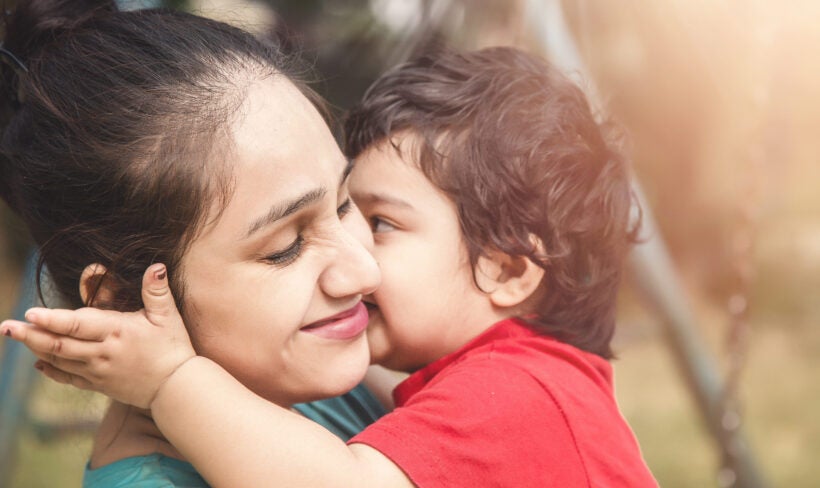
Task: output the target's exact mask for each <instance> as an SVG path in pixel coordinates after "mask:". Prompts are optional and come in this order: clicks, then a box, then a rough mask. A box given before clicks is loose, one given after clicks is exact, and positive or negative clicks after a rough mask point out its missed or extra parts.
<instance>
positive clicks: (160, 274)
mask: <svg viewBox="0 0 820 488" xmlns="http://www.w3.org/2000/svg"><path fill="white" fill-rule="evenodd" d="M166 274H167V270H166V269H165V266H163V267H162V268H160V269H158V270H157V271H156V274H155V275H154V276H155V277H156V278H157V280H164V279H165V275H166Z"/></svg>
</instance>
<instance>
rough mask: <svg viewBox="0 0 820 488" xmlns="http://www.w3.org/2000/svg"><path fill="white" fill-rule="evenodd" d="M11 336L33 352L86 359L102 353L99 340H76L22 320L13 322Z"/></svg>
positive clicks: (80, 359)
mask: <svg viewBox="0 0 820 488" xmlns="http://www.w3.org/2000/svg"><path fill="white" fill-rule="evenodd" d="M14 325H15V327H14V328H13V329H9V330H10V331H13V332H12V335H11V337H12V338H13V339H15V340H17V341H19V342H22V343H23V344H25V345H26V347H28V348H29V349H31V351H32V352H34V353H35V354H43V355H48V356H52V357H61V358H66V359H73V360H79V361H88V360H90V359H92V358H94V357H98V356H101V355H102V346H101V343H99V342H88V341H82V340H77V339H74V338H72V337H68V336H61V335H56V334H52V333H51V332H48V331H46V330H43V329H40V328H39V327H36V326H31V325H28V324H25V323H22V322H17V323H16V324H14Z"/></svg>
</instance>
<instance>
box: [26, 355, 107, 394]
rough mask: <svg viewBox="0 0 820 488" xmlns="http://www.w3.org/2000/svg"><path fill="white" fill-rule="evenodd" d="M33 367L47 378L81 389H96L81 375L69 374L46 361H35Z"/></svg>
mask: <svg viewBox="0 0 820 488" xmlns="http://www.w3.org/2000/svg"><path fill="white" fill-rule="evenodd" d="M34 367H35V368H37V369H38V370H39V371H40V372H41V373H43V374H44V375H46V376H47V377H48V378H51V379H52V380H54V381H56V382H57V383H62V384H64V385H71V386H74V387H77V388H80V389H81V390H93V391H96V390H95V389H94V385H93V384H91V382H89V381H88V380H86V379H85V378H83V377H82V376H78V375H75V374H71V373H68V372H66V371H63V370H61V369H58V368H56V367H54V366H53V365H51V364H49V363H47V362H46V361H42V360H41V361H37V362H36V363H35V364H34Z"/></svg>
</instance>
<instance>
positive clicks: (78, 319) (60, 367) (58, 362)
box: [0, 264, 196, 408]
mask: <svg viewBox="0 0 820 488" xmlns="http://www.w3.org/2000/svg"><path fill="white" fill-rule="evenodd" d="M142 300H143V305H144V306H145V308H144V309H142V310H140V311H138V312H128V313H123V312H114V311H108V310H99V309H96V308H81V309H78V310H57V309H55V310H51V309H47V308H32V309H30V310H28V312H26V320H27V321H28V322H29V323H25V322H20V321H16V320H7V321H4V322H3V323H2V324H0V333H2V334H4V335H6V336H9V337H11V338H13V339H15V340H18V341H20V342H22V343H24V344H25V345H26V346H27V347H28V348H29V349H31V351H32V352H33V353H34V354H35V355H36V356H37V357H38V358H40V360H39V361H38V362H37V364H36V365H35V366H36V367H37V368H38V369H39V370H41V371H42V372H43V374H45V375H46V376H48V377H49V378H51V379H53V380H55V381H57V382H59V383H67V384H71V385H74V386H76V387H78V388H82V389H85V390H94V391H98V392H101V393H104V394H106V395H108V396H110V397H111V398H113V399H115V400H117V401H120V402H123V403H128V404H131V405H135V406H137V407H141V408H150V406H151V402H152V401H153V399H154V398H155V397H156V394H157V392H158V391H159V389H160V387H161V386H162V385H163V383H164V382H165V380H166V379H168V377H170V376H171V375H172V374H173V373H174V371H176V370H177V368H179V367H180V366H181V365H182V364H183V363H185V362H186V361H187V360H188V359H190V358H192V357H194V356H195V355H196V353H195V352H194V349H193V347H192V346H191V340H190V338H189V337H188V332H187V331H186V330H185V324H184V323H183V321H182V317H181V316H180V315H179V311H178V310H177V308H176V304H175V303H174V297H173V296H172V295H171V290H170V289H169V288H168V277H167V272H166V268H165V266H164V265H161V264H155V265H152V266H150V267H149V268H148V269H147V270H146V271H145V275H144V276H143V282H142Z"/></svg>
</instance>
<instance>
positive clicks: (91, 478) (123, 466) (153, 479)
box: [83, 453, 208, 488]
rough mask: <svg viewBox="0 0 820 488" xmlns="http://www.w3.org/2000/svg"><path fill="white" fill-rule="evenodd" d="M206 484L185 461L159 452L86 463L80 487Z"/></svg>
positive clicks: (198, 487) (196, 487)
mask: <svg viewBox="0 0 820 488" xmlns="http://www.w3.org/2000/svg"><path fill="white" fill-rule="evenodd" d="M126 486H127V487H129V488H183V487H184V488H207V487H208V483H206V482H205V480H204V479H203V478H202V477H201V476H200V475H199V473H197V472H196V469H194V467H193V466H192V465H191V464H190V463H187V462H185V461H180V460H179V459H174V458H172V457H168V456H164V455H162V454H159V453H154V454H147V455H144V456H133V457H128V458H123V459H120V460H118V461H114V462H113V463H110V464H106V465H105V466H101V467H99V468H97V469H91V467H90V465H86V469H85V475H84V476H83V488H103V487H105V488H120V487H126Z"/></svg>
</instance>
